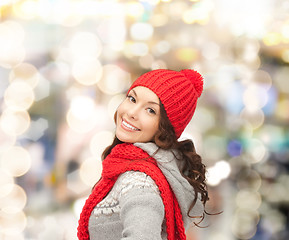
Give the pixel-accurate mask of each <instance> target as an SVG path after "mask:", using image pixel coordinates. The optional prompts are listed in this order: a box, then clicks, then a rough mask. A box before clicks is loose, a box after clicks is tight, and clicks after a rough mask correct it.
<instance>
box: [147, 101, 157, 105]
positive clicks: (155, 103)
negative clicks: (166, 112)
mask: <svg viewBox="0 0 289 240" xmlns="http://www.w3.org/2000/svg"><path fill="white" fill-rule="evenodd" d="M148 103H150V104H156V105H160V104H159V103H156V102H148Z"/></svg>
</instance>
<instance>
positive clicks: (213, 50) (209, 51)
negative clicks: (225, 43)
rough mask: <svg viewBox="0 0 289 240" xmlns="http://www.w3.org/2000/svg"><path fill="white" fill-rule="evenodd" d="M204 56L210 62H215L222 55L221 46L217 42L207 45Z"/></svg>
mask: <svg viewBox="0 0 289 240" xmlns="http://www.w3.org/2000/svg"><path fill="white" fill-rule="evenodd" d="M202 55H203V56H204V57H205V58H206V59H208V60H214V59H216V58H218V57H219V55H220V46H219V45H218V44H217V43H215V42H208V43H206V45H205V47H204V48H203V50H202Z"/></svg>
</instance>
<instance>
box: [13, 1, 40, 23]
mask: <svg viewBox="0 0 289 240" xmlns="http://www.w3.org/2000/svg"><path fill="white" fill-rule="evenodd" d="M37 7H38V2H37V1H34V0H26V1H23V2H21V3H20V4H13V11H14V13H15V15H16V16H18V17H20V18H24V19H32V18H35V17H36V16H37Z"/></svg>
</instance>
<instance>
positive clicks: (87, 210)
mask: <svg viewBox="0 0 289 240" xmlns="http://www.w3.org/2000/svg"><path fill="white" fill-rule="evenodd" d="M202 91H203V78H202V76H201V75H200V74H199V73H198V72H196V71H194V70H189V69H187V70H182V71H180V72H177V71H172V70H166V69H158V70H153V71H150V72H148V73H146V74H144V75H142V76H140V77H139V78H138V79H136V81H135V82H134V83H133V84H132V86H131V87H130V89H129V90H128V93H127V96H126V99H125V100H124V101H123V102H122V103H121V104H120V105H119V107H118V109H117V111H116V113H115V123H116V132H115V138H114V140H113V143H112V144H111V145H110V146H108V147H107V148H106V149H105V150H104V152H103V155H102V157H103V159H104V160H103V166H102V167H103V171H102V177H101V179H100V181H99V182H98V183H97V184H96V185H95V186H94V188H93V190H92V193H91V194H90V196H89V197H88V199H87V200H86V203H85V205H84V207H83V210H82V213H81V215H80V219H79V226H78V238H79V239H92V240H93V239H98V240H104V239H105V240H110V239H127V240H130V239H131V240H138V239H139V240H142V239H143V240H144V239H154V240H165V239H168V240H174V239H176V240H178V239H180V240H184V239H186V234H185V231H186V229H187V228H188V227H189V225H190V224H191V223H192V222H193V224H195V225H196V226H198V224H199V223H200V222H201V221H202V220H203V218H204V215H205V210H204V207H205V204H206V202H207V200H208V192H207V186H206V183H205V172H206V169H205V166H204V164H203V163H202V160H201V157H200V156H199V155H198V154H197V153H196V151H195V148H194V144H193V142H192V141H191V140H183V141H178V138H179V137H180V136H181V134H182V132H183V131H184V129H185V127H186V126H187V124H188V123H189V122H190V120H191V118H192V116H193V114H194V111H195V108H196V104H197V99H198V98H199V97H200V95H201V93H202ZM195 221H196V222H195Z"/></svg>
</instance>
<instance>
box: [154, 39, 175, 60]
mask: <svg viewBox="0 0 289 240" xmlns="http://www.w3.org/2000/svg"><path fill="white" fill-rule="evenodd" d="M170 49H171V43H170V42H168V41H165V40H163V41H159V42H158V43H157V44H156V45H155V46H154V47H153V53H154V56H159V55H162V54H166V53H168V52H169V51H170Z"/></svg>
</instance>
